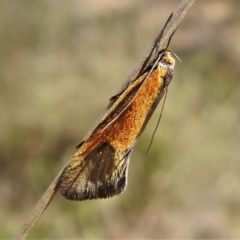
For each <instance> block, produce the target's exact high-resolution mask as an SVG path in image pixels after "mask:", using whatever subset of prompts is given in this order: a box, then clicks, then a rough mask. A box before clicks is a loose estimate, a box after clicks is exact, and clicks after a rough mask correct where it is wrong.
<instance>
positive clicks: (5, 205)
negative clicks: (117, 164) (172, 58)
mask: <svg viewBox="0 0 240 240" xmlns="http://www.w3.org/2000/svg"><path fill="white" fill-rule="evenodd" d="M179 2H180V0H179V1H173V0H171V1H169V0H165V1H160V0H151V1H150V0H148V1H147V0H132V1H126V0H125V1H123V0H121V1H117V0H112V1H110V0H109V1H107V0H102V1H94V0H90V1H77V0H75V1H74V0H69V1H63V0H58V1H47V0H42V1H36V0H29V1H25V0H23V1H18V0H15V1H13V0H12V1H8V0H5V1H4V0H3V1H0V45H1V47H0V112H1V114H0V126H1V128H0V176H1V184H0V193H1V198H0V206H1V213H0V222H1V226H0V238H10V237H12V236H13V234H14V233H15V232H16V230H17V229H18V228H19V226H20V225H21V224H22V222H23V220H24V218H25V217H26V216H27V215H28V214H29V213H30V211H31V209H32V208H33V207H34V205H35V204H36V203H37V201H38V199H39V198H40V197H41V196H42V194H43V193H44V191H45V190H46V189H47V187H48V185H49V184H50V183H51V181H52V180H53V178H54V177H55V176H56V174H57V173H58V171H59V170H60V169H61V168H62V166H63V165H64V163H65V162H66V161H67V160H68V158H69V157H70V156H71V154H72V153H73V152H74V150H75V146H76V145H77V144H79V143H80V142H81V139H82V138H83V137H84V135H85V134H86V133H87V132H88V130H89V129H90V128H91V126H92V124H93V123H94V122H95V120H96V119H97V118H98V116H99V114H100V113H101V112H102V110H103V109H104V108H105V106H106V105H107V103H108V99H109V98H110V97H111V96H112V95H113V94H115V93H116V92H117V91H118V89H119V88H120V86H121V84H122V83H123V82H124V80H125V79H126V77H127V75H128V74H129V73H130V72H131V70H132V68H133V67H134V65H135V64H136V63H137V62H138V61H139V60H140V59H141V57H142V56H143V55H144V53H145V52H146V50H147V49H148V48H149V47H150V45H151V43H152V41H153V40H154V38H155V37H156V35H157V34H158V32H159V31H160V29H161V28H162V27H163V25H164V23H165V21H166V19H167V18H168V16H169V14H170V13H171V12H172V11H174V10H175V9H176V7H177V6H178V4H179ZM239 7H240V1H224V0H222V1H213V0H212V1H207V0H206V1H198V2H197V3H196V4H195V5H194V6H193V9H192V10H191V11H190V12H189V13H188V15H187V16H186V18H185V19H184V21H183V22H182V24H181V25H180V27H179V28H178V30H177V32H176V34H175V36H174V37H173V39H172V43H171V50H172V51H174V52H175V53H176V54H177V55H178V56H179V57H180V58H181V60H182V63H180V62H177V66H176V72H175V76H174V79H173V81H172V83H171V85H170V88H169V94H168V98H167V102H166V105H165V109H164V114H163V117H162V121H161V124H160V126H159V128H158V131H157V133H156V136H155V139H154V141H153V144H152V146H151V149H150V151H149V153H148V155H147V156H145V152H146V150H147V147H148V145H149V142H150V139H151V135H152V133H153V130H154V128H155V126H156V122H157V119H158V116H159V112H160V108H158V110H157V111H156V113H155V114H154V116H153V118H152V120H151V121H150V123H149V125H148V127H147V129H146V131H145V132H144V133H143V135H142V137H141V139H140V141H139V144H138V145H137V147H136V149H135V151H134V153H133V154H132V158H131V161H130V170H129V183H128V187H127V190H126V191H125V192H124V193H123V194H121V195H119V196H117V197H114V198H112V199H107V200H95V201H85V202H71V201H67V200H65V199H64V198H63V197H62V196H61V195H60V194H57V195H56V196H55V198H54V200H53V201H52V203H51V204H50V206H49V207H48V209H47V210H46V212H45V213H44V215H43V216H42V218H41V219H40V220H39V222H38V223H37V224H36V226H35V227H34V228H33V229H32V231H31V233H30V235H29V238H38V239H44V238H48V239H51V238H61V239H67V238H68V239H70V238H240V104H239V103H240V83H239V77H240V67H239V66H240V31H239V29H240V15H239Z"/></svg>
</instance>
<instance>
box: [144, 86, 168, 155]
mask: <svg viewBox="0 0 240 240" xmlns="http://www.w3.org/2000/svg"><path fill="white" fill-rule="evenodd" d="M167 93H168V89H167V88H166V93H165V96H164V99H163V105H162V109H161V112H160V115H159V117H158V122H157V125H156V127H155V129H154V131H153V134H152V137H151V140H150V143H149V145H148V148H147V151H146V153H145V156H146V155H147V154H148V152H149V149H150V147H151V145H152V142H153V139H154V136H155V133H156V131H157V129H158V126H159V123H160V121H161V119H162V114H163V109H164V106H165V103H166V99H167Z"/></svg>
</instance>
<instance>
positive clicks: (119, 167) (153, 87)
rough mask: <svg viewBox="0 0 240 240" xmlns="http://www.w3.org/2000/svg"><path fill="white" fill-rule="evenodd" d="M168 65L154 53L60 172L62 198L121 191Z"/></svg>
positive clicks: (166, 56)
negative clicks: (131, 157)
mask: <svg viewBox="0 0 240 240" xmlns="http://www.w3.org/2000/svg"><path fill="white" fill-rule="evenodd" d="M174 64H175V60H174V58H173V57H172V56H171V52H170V51H167V50H162V51H160V52H159V54H158V56H157V58H156V59H155V61H153V63H152V65H151V66H149V68H148V69H147V70H146V71H145V72H144V73H143V74H142V75H141V76H140V77H139V78H137V79H136V80H135V81H133V82H132V83H131V84H130V85H129V86H128V87H127V88H126V89H125V90H124V91H123V92H122V93H121V94H120V95H119V96H118V98H117V99H116V100H115V102H114V103H113V104H112V105H111V106H110V108H109V109H108V110H107V111H106V112H105V113H104V114H103V115H102V117H101V118H100V120H99V121H98V122H97V123H96V124H95V128H94V129H93V130H92V131H91V132H90V134H88V135H87V137H85V139H84V142H83V143H82V144H81V145H80V147H79V148H78V150H77V151H76V153H75V154H74V155H73V157H72V158H71V159H70V161H69V163H68V164H67V166H66V168H65V170H64V171H63V174H62V177H61V179H60V182H59V188H60V192H61V194H62V195H63V196H65V197H66V198H68V199H71V200H85V199H96V198H107V197H111V196H114V195H116V194H119V193H121V192H122V191H123V190H124V189H125V187H126V182H127V169H128V161H129V155H130V153H131V151H132V149H133V147H134V145H135V144H136V142H137V140H138V138H139V137H140V135H141V133H142V131H143V130H144V128H145V126H146V124H147V123H148V121H149V119H150V117H151V116H152V113H153V112H154V110H155V108H156V107H157V105H158V103H159V101H160V100H161V98H162V96H163V95H164V93H165V90H166V87H167V86H168V84H169V83H170V81H171V79H172V76H173V70H174Z"/></svg>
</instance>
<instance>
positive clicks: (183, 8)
mask: <svg viewBox="0 0 240 240" xmlns="http://www.w3.org/2000/svg"><path fill="white" fill-rule="evenodd" d="M195 1H196V0H183V1H182V2H181V4H180V5H179V7H178V9H177V10H176V11H175V12H174V13H173V16H172V18H171V19H170V21H169V23H168V24H167V26H166V29H165V31H164V32H163V35H162V36H161V39H160V42H159V47H160V48H162V47H163V45H164V44H165V43H166V42H167V41H168V39H169V38H170V37H171V35H172V33H173V32H174V31H175V30H176V28H177V27H178V25H179V24H180V22H181V21H182V19H183V18H184V16H185V15H186V14H187V12H188V11H189V9H190V8H191V6H192V5H193V3H194V2H195ZM152 48H153V47H151V48H150V50H149V51H148V52H147V53H146V54H145V56H144V57H143V59H142V60H141V61H140V62H139V64H137V66H136V67H135V68H134V70H133V72H132V73H131V74H130V75H129V77H128V78H127V81H126V82H128V81H131V79H134V78H135V77H136V76H137V74H138V72H139V69H141V68H142V65H143V64H144V63H145V60H146V59H148V58H149V56H150V55H151V53H152ZM65 166H66V165H65ZM65 166H64V167H63V169H62V170H61V171H60V172H59V173H58V175H57V176H56V178H55V179H54V180H53V182H52V183H51V184H50V186H49V187H48V189H47V190H46V192H45V193H44V194H43V196H42V197H41V199H40V200H39V202H38V203H37V205H36V206H35V208H34V209H33V210H32V212H31V213H30V214H29V216H28V217H27V218H26V220H25V221H24V223H23V225H22V226H21V227H20V229H19V231H18V232H17V234H16V235H15V236H14V238H13V239H15V240H18V239H24V238H25V237H26V236H27V234H28V232H29V230H30V229H31V228H32V227H33V225H34V224H35V223H36V222H37V220H38V219H39V218H40V216H41V215H42V213H43V212H44V211H45V209H46V208H47V206H48V205H49V203H50V202H51V200H52V199H53V197H54V195H55V193H56V191H57V190H58V183H59V178H60V176H61V174H62V171H63V170H64V168H65Z"/></svg>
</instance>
